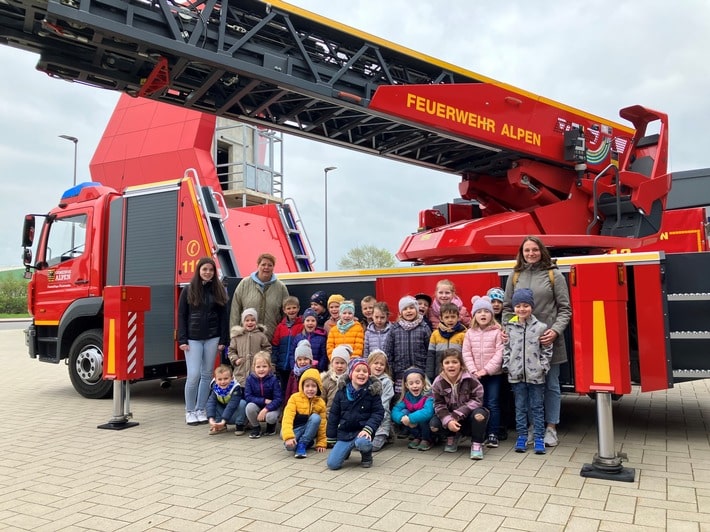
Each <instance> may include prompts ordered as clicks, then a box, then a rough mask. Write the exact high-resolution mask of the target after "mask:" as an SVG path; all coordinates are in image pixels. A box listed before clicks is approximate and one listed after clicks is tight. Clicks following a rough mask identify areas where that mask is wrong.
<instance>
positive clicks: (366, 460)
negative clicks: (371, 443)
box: [360, 451, 372, 468]
mask: <svg viewBox="0 0 710 532" xmlns="http://www.w3.org/2000/svg"><path fill="white" fill-rule="evenodd" d="M360 454H361V455H362V460H361V461H360V465H361V466H362V467H365V468H368V467H372V451H367V452H363V453H360Z"/></svg>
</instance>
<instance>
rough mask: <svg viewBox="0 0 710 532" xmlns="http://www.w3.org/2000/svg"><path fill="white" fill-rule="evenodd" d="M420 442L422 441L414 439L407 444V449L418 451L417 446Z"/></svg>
mask: <svg viewBox="0 0 710 532" xmlns="http://www.w3.org/2000/svg"><path fill="white" fill-rule="evenodd" d="M421 442H422V440H418V439H417V438H414V439H413V440H412V441H410V442H409V444H407V448H408V449H419V444H420V443H421Z"/></svg>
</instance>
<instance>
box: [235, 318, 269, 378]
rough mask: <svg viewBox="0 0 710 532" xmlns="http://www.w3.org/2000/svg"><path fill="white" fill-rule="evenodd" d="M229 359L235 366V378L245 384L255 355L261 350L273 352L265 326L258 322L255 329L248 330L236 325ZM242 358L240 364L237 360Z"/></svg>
mask: <svg viewBox="0 0 710 532" xmlns="http://www.w3.org/2000/svg"><path fill="white" fill-rule="evenodd" d="M230 335H231V341H230V342H229V361H230V362H231V363H232V367H233V368H234V378H235V379H237V382H238V383H239V384H240V385H241V386H244V385H245V383H246V380H247V375H249V372H250V371H251V363H252V360H253V359H254V355H255V354H257V353H258V352H259V351H266V352H268V353H271V343H270V342H269V339H268V338H267V336H266V334H265V333H264V326H263V325H261V324H258V325H257V326H256V329H254V330H253V331H247V330H246V329H245V328H244V327H242V326H241V325H235V326H234V327H232V330H231V331H230ZM238 360H241V362H240V363H239V364H237V361H238Z"/></svg>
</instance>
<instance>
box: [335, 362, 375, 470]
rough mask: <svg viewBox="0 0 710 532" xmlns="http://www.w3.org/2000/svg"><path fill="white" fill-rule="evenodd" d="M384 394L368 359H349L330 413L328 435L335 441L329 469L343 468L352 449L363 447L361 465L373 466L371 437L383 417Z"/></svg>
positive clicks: (361, 448) (359, 449)
mask: <svg viewBox="0 0 710 532" xmlns="http://www.w3.org/2000/svg"><path fill="white" fill-rule="evenodd" d="M381 394H382V385H381V384H380V381H379V380H378V379H376V378H374V377H371V376H370V368H369V366H368V365H367V360H365V359H364V358H352V359H350V363H349V364H348V375H347V376H346V377H344V378H342V379H341V380H340V382H339V383H338V391H337V392H336V394H335V398H334V399H333V404H332V405H331V408H330V413H329V414H328V424H327V427H326V437H327V439H328V442H329V443H331V444H332V445H333V448H332V449H331V451H330V454H329V455H328V459H327V460H326V464H327V465H328V469H340V468H341V467H342V466H343V463H344V462H345V460H347V458H348V457H349V456H350V453H351V452H352V450H353V449H357V450H358V451H360V455H361V462H360V465H361V466H362V467H372V437H373V435H374V434H375V431H376V430H377V427H379V426H380V424H381V423H382V419H383V417H384V410H383V408H382V399H381Z"/></svg>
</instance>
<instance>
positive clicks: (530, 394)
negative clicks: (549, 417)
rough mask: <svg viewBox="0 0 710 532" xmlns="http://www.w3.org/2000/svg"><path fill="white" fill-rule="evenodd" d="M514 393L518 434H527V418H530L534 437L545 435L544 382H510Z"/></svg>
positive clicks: (539, 437) (538, 437)
mask: <svg viewBox="0 0 710 532" xmlns="http://www.w3.org/2000/svg"><path fill="white" fill-rule="evenodd" d="M511 386H512V387H513V393H514V394H515V429H516V430H517V432H518V436H525V437H526V438H527V435H528V418H530V419H531V420H532V424H533V434H534V436H535V439H541V438H544V437H545V384H544V383H543V384H528V383H527V382H514V383H511Z"/></svg>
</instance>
